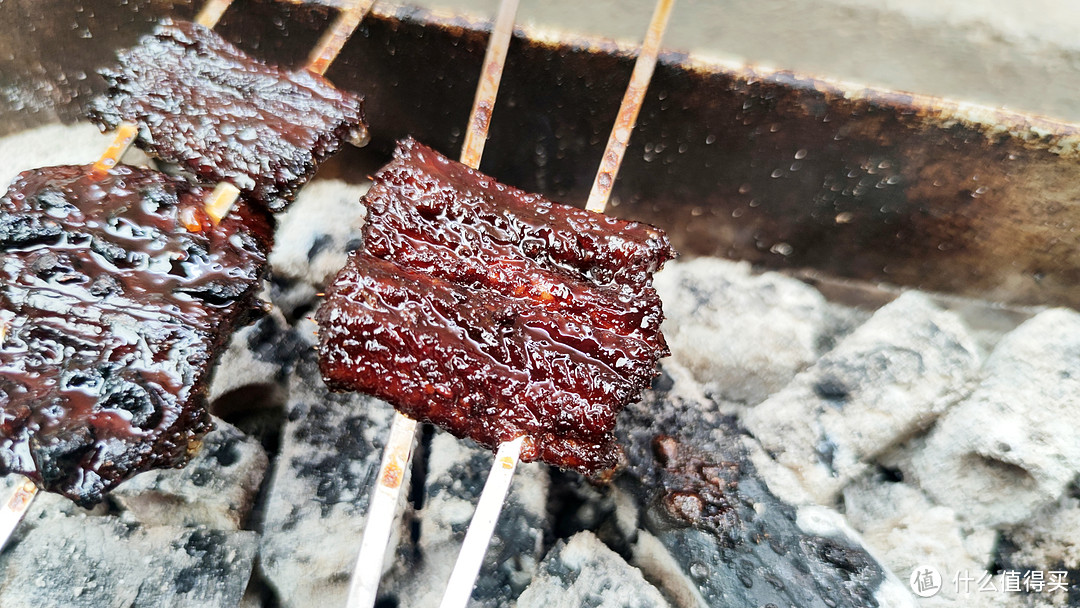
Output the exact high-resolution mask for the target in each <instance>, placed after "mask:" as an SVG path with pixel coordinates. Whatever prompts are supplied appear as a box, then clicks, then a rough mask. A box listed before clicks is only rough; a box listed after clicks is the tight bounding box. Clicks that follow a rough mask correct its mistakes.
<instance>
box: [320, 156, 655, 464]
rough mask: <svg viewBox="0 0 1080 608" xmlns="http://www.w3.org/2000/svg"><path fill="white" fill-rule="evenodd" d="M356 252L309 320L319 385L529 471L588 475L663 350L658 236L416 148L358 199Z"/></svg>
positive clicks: (612, 452)
mask: <svg viewBox="0 0 1080 608" xmlns="http://www.w3.org/2000/svg"><path fill="white" fill-rule="evenodd" d="M364 202H365V204H366V205H367V207H368V223H367V225H366V228H365V240H364V246H363V249H362V250H359V251H357V252H354V253H353V254H352V255H351V256H350V258H349V261H348V263H347V264H346V266H345V268H344V269H342V271H341V272H340V273H339V274H338V275H337V277H336V278H335V279H334V281H333V284H332V285H331V287H330V288H329V290H328V293H327V297H326V300H325V302H324V303H323V305H322V306H321V307H320V309H319V311H318V313H317V316H316V320H317V321H318V323H319V336H320V345H319V348H320V354H321V367H322V373H323V377H324V379H325V380H326V382H327V383H328V384H329V385H330V386H331V387H332V388H337V389H349V390H362V391H365V392H368V393H371V394H374V395H376V396H378V397H380V398H383V399H386V400H387V401H389V402H390V403H392V404H393V405H394V407H396V408H397V409H398V410H400V411H401V412H403V413H404V414H406V415H408V416H411V417H414V418H417V419H419V420H425V421H430V422H434V423H435V424H438V425H439V426H441V427H443V428H445V429H447V430H448V431H450V432H451V433H453V434H455V435H457V436H459V437H465V436H467V437H470V438H472V439H474V440H475V441H477V442H478V443H480V444H482V445H485V446H488V447H495V446H496V445H498V444H499V443H501V442H504V441H509V440H511V439H514V438H515V437H518V436H522V435H524V436H526V437H527V441H526V443H525V449H524V451H523V454H522V457H523V459H524V460H526V461H529V460H536V459H542V460H544V461H546V462H548V463H551V464H554V465H556V466H560V467H564V468H571V469H576V470H579V471H581V472H584V473H588V474H591V473H597V472H599V471H602V470H605V469H609V468H611V467H613V466H614V465H615V464H616V463H617V461H618V447H617V444H616V443H615V438H614V435H613V433H612V432H613V429H614V426H615V416H616V414H618V412H619V411H620V410H622V408H623V407H624V406H625V405H626V403H628V402H629V401H631V400H633V399H635V398H636V397H637V396H638V395H639V394H640V393H641V391H642V390H643V389H645V388H646V387H647V386H648V384H649V382H650V380H651V379H652V378H653V376H654V375H655V373H656V370H655V367H656V360H657V359H659V358H660V357H662V356H664V355H666V354H667V347H666V345H665V343H664V338H663V335H662V334H661V333H660V322H661V321H662V319H663V313H662V311H661V308H660V300H659V297H658V296H657V294H656V291H655V290H654V289H653V287H652V275H653V273H654V272H655V271H656V270H658V269H659V268H660V266H661V265H662V264H663V263H664V262H665V261H666V260H668V259H670V258H671V257H672V256H673V255H674V252H673V251H672V250H671V248H670V245H669V243H668V240H667V237H666V236H665V235H664V233H663V232H662V231H660V230H658V229H656V228H653V227H651V226H647V225H644V224H639V223H633V222H626V221H622V220H617V219H613V218H610V217H607V216H604V215H602V214H597V213H592V212H587V211H582V210H579V209H575V208H573V207H568V206H565V205H560V204H556V203H552V202H551V201H549V200H547V199H545V198H543V197H541V196H539V195H535V194H528V193H526V192H522V191H520V190H517V189H515V188H511V187H509V186H505V185H503V184H500V183H498V182H496V181H495V180H493V179H491V178H489V177H487V176H485V175H484V174H482V173H480V172H478V171H475V170H473V169H470V168H468V167H466V166H465V165H462V164H460V163H456V162H453V161H451V160H448V159H447V158H445V157H443V156H441V155H440V154H438V153H436V152H434V151H433V150H431V149H430V148H427V147H425V146H423V145H421V144H419V143H417V142H415V141H412V140H406V141H404V142H402V143H401V144H400V145H399V147H398V150H397V153H396V155H395V158H394V160H393V161H392V162H391V163H390V164H389V165H387V166H386V167H384V168H383V169H382V170H381V171H380V172H379V173H378V175H377V176H376V178H375V183H374V185H373V186H372V187H371V190H370V191H369V192H368V194H367V195H366V196H365V197H364Z"/></svg>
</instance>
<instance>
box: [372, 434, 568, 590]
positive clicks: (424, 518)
mask: <svg viewBox="0 0 1080 608" xmlns="http://www.w3.org/2000/svg"><path fill="white" fill-rule="evenodd" d="M414 458H417V459H420V458H426V463H427V467H426V475H425V477H424V482H423V490H422V491H423V496H422V498H421V500H422V502H423V506H422V508H421V509H420V510H419V512H417V513H416V518H417V520H418V522H419V529H418V535H417V538H416V541H415V542H416V545H415V547H416V551H415V552H414V554H413V562H412V564H411V565H410V567H409V568H408V570H407V571H405V572H403V576H401V577H398V578H397V580H396V581H394V582H389V581H388V582H389V585H388V587H389V588H390V591H391V593H392V594H394V595H396V596H397V600H398V605H400V606H416V607H424V606H438V605H439V601H440V600H441V599H442V593H443V591H444V589H443V587H442V586H441V585H438V584H435V585H433V584H432V581H446V580H448V579H449V578H450V572H451V570H453V567H454V562H455V560H456V559H457V556H458V552H459V551H460V550H461V543H462V541H463V540H464V538H465V532H466V530H467V529H468V527H469V522H470V521H471V520H472V516H473V512H474V511H475V510H476V503H477V501H478V500H479V499H480V493H481V491H482V490H483V489H484V482H485V481H486V480H487V476H488V472H489V471H490V470H491V465H492V463H493V461H494V457H493V455H492V453H491V451H490V450H487V449H484V448H480V447H478V446H476V445H475V444H472V443H471V442H468V441H462V440H461V439H457V438H455V437H454V436H452V435H450V434H449V433H446V432H444V431H442V430H438V429H436V430H435V431H434V434H433V436H432V437H431V443H430V444H429V445H428V446H426V449H425V450H424V453H423V454H416V455H415V456H414ZM414 479H415V478H414ZM547 503H548V471H547V467H544V466H542V465H540V464H537V463H523V464H521V465H519V467H518V470H517V473H516V474H515V475H514V480H513V482H512V484H511V485H510V491H509V493H508V494H507V496H506V502H505V503H504V504H503V510H502V514H501V515H500V516H499V521H498V523H497V524H496V526H495V534H494V536H493V537H492V539H491V545H490V546H489V547H488V551H487V554H486V556H485V557H484V562H483V565H482V566H481V568H480V574H479V576H478V578H477V580H476V586H475V588H474V589H473V593H472V601H471V602H470V603H469V605H470V606H473V607H492V608H494V607H496V606H504V605H506V602H507V600H508V599H509V598H514V597H517V596H518V595H519V594H521V592H522V591H524V589H525V587H526V586H527V585H528V584H529V582H530V581H531V580H533V575H534V574H535V573H536V569H537V565H538V564H539V562H540V559H541V558H543V549H544V537H545V534H548V533H550V530H551V526H550V523H549V521H548V513H547Z"/></svg>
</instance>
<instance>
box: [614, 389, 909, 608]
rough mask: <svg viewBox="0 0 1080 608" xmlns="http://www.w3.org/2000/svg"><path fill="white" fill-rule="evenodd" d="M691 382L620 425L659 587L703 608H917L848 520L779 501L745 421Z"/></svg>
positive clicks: (650, 568)
mask: <svg viewBox="0 0 1080 608" xmlns="http://www.w3.org/2000/svg"><path fill="white" fill-rule="evenodd" d="M686 382H692V380H688V379H686V377H685V376H673V375H668V374H665V375H662V376H661V378H660V379H659V380H658V381H657V382H656V383H654V389H652V390H649V391H646V393H645V395H644V398H643V399H642V400H641V401H639V402H636V403H633V404H631V405H629V406H628V407H627V408H626V410H625V411H624V415H623V417H622V418H621V419H620V422H619V428H618V434H619V437H620V439H621V440H623V443H624V445H626V446H627V460H628V466H627V468H626V469H625V470H624V471H623V473H622V474H621V475H620V476H619V477H618V478H617V479H616V482H617V483H618V484H619V485H620V486H621V487H622V488H624V489H625V491H627V492H628V493H629V494H631V495H633V496H636V497H638V501H639V504H640V505H641V506H642V514H641V522H640V523H641V525H642V527H643V529H644V531H645V533H643V534H642V536H641V538H640V539H639V540H638V542H637V544H636V545H635V546H636V547H637V551H635V555H634V561H635V563H638V564H639V565H640V566H641V567H643V568H646V576H648V577H649V579H650V580H655V581H657V582H658V584H659V585H660V586H661V588H662V589H663V590H664V591H665V592H666V593H668V594H669V595H670V596H672V597H683V598H689V599H688V600H687V601H689V602H691V604H690V605H695V604H696V605H699V606H720V605H733V606H766V605H769V604H774V605H777V606H805V607H811V606H813V607H818V606H820V607H825V606H828V607H836V606H878V605H899V606H904V605H914V604H913V603H912V602H911V600H910V595H909V593H908V592H907V591H906V588H905V587H904V586H903V585H902V584H901V583H900V582H899V581H898V580H896V579H895V577H892V576H891V575H890V574H889V573H888V571H887V570H885V568H884V567H883V566H882V565H881V564H879V563H878V562H877V561H876V560H875V559H874V558H873V557H872V556H871V555H870V553H869V552H868V551H867V549H866V547H865V546H864V545H862V544H861V542H860V541H859V539H858V537H857V535H856V534H855V532H854V531H853V530H851V529H850V528H847V527H845V526H844V525H843V524H842V523H841V521H842V518H841V517H840V516H839V514H837V513H836V512H834V511H831V510H829V509H826V508H824V507H817V506H802V507H797V506H794V505H791V504H788V503H786V502H784V501H782V500H780V499H779V498H777V497H776V496H775V495H774V494H773V493H772V492H771V491H770V490H769V488H768V486H767V485H766V483H765V481H764V480H763V478H762V477H761V475H760V474H759V473H758V471H757V469H756V467H755V465H754V464H753V462H752V461H751V460H750V458H749V457H748V454H747V451H746V449H745V448H744V443H743V442H744V437H743V435H742V431H741V429H739V427H738V426H737V424H736V422H735V420H734V419H733V418H731V417H729V416H725V415H721V414H720V413H719V409H718V406H717V404H715V403H713V402H711V401H708V400H701V399H700V398H699V397H698V395H700V394H701V388H700V387H687V386H684V385H683V383H686Z"/></svg>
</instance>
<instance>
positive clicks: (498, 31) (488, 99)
mask: <svg viewBox="0 0 1080 608" xmlns="http://www.w3.org/2000/svg"><path fill="white" fill-rule="evenodd" d="M517 7H518V0H502V2H501V3H500V5H499V12H498V14H497V16H496V18H495V24H494V27H493V28H492V31H491V38H490V40H488V47H487V51H486V53H485V56H484V62H483V67H482V68H481V73H480V81H479V83H478V84H477V87H476V94H475V96H474V98H473V105H472V110H471V111H470V113H469V122H468V127H467V129H466V132H465V142H464V143H463V144H462V149H461V163H462V164H464V165H467V166H469V167H471V168H473V169H479V168H480V159H481V157H482V156H483V152H484V144H485V143H486V141H487V136H488V127H489V125H490V123H491V112H492V110H493V109H494V107H495V98H496V96H497V95H498V92H499V81H500V80H501V78H502V71H503V65H504V64H505V62H506V52H507V48H508V47H509V45H510V38H511V36H512V34H513V29H514V17H515V15H516V14H517ZM415 439H416V420H414V419H412V418H410V417H408V416H406V415H405V414H402V413H401V412H400V411H395V412H394V418H393V422H392V424H391V426H390V435H389V437H388V440H387V443H386V447H385V448H384V449H383V457H382V462H381V463H380V465H379V473H378V476H377V477H376V482H375V488H374V490H373V494H372V498H371V503H370V506H369V507H368V512H367V520H366V521H365V522H364V535H363V537H362V539H361V541H360V552H359V554H358V555H357V557H356V566H355V568H354V570H353V575H352V581H351V583H350V585H349V599H348V603H347V606H348V607H349V608H370V607H371V606H374V605H375V600H376V597H377V595H378V591H379V579H380V578H381V577H382V564H383V559H384V557H385V555H386V551H387V545H389V543H390V535H391V531H392V528H393V525H394V520H395V519H396V517H395V516H396V514H397V508H398V505H399V504H400V500H401V495H402V492H403V491H404V485H405V483H404V481H405V477H406V473H405V472H406V471H407V470H408V468H409V461H410V459H411V457H412V448H413V444H414V443H415Z"/></svg>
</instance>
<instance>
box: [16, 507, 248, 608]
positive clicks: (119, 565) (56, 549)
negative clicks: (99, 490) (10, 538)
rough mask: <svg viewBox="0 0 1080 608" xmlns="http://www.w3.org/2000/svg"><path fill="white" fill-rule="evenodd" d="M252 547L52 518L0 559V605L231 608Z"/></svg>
mask: <svg viewBox="0 0 1080 608" xmlns="http://www.w3.org/2000/svg"><path fill="white" fill-rule="evenodd" d="M257 547H258V535H257V534H255V533H254V532H248V531H223V530H211V529H208V528H202V527H199V528H178V527H172V526H153V527H145V526H140V525H137V524H130V523H124V522H122V521H121V520H120V519H119V518H117V517H112V516H106V517H89V516H76V517H55V518H51V519H49V520H48V521H47V522H41V524H40V525H34V526H32V527H31V529H30V530H29V531H28V532H27V533H26V534H25V536H23V537H22V538H21V539H20V541H19V542H18V543H17V544H15V545H14V546H10V547H8V548H6V549H5V551H4V552H3V554H2V555H0V578H2V582H0V606H2V607H3V608H40V607H41V606H65V607H70V608H81V607H86V608H107V607H117V608H120V607H126V606H140V607H147V608H152V607H161V608H178V607H188V606H190V607H192V608H196V607H198V608H214V607H221V608H232V607H233V606H236V605H237V604H238V603H239V602H240V598H241V597H242V596H243V593H244V589H245V588H246V587H247V584H248V579H249V578H250V575H251V569H252V565H253V562H254V559H255V553H256V549H257Z"/></svg>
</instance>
